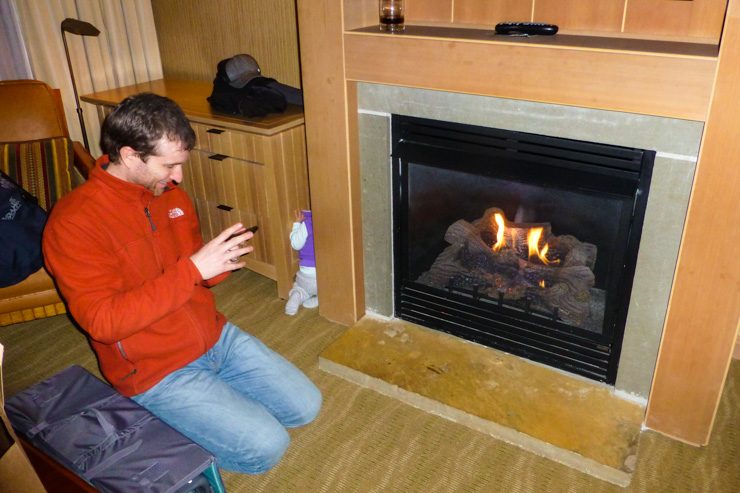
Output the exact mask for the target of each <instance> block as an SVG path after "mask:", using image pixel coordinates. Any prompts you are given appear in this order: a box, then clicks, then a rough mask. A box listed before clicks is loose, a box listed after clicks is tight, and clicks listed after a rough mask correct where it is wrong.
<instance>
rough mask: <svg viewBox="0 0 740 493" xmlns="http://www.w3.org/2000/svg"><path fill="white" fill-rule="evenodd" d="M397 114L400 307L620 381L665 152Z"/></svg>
mask: <svg viewBox="0 0 740 493" xmlns="http://www.w3.org/2000/svg"><path fill="white" fill-rule="evenodd" d="M392 126H393V143H394V144H393V159H392V162H393V195H394V209H393V210H394V219H393V221H394V283H395V286H394V288H395V298H394V299H395V302H394V303H395V307H394V309H395V315H396V316H397V317H399V318H402V319H406V320H409V321H412V322H415V323H419V324H420V325H425V326H427V327H430V328H433V329H437V330H442V331H445V332H449V333H451V334H454V335H457V336H459V337H462V338H465V339H468V340H472V341H475V342H479V343H481V344H485V345H488V346H492V347H496V348H499V349H502V350H504V351H507V352H510V353H513V354H517V355H520V356H523V357H527V358H530V359H532V360H535V361H539V362H542V363H546V364H549V365H551V366H555V367H558V368H561V369H564V370H567V371H571V372H574V373H577V374H580V375H584V376H587V377H590V378H593V379H596V380H600V381H605V382H610V383H613V382H614V379H615V377H616V369H617V362H618V356H619V350H620V347H621V340H622V335H623V333H624V325H625V320H626V316H627V307H628V304H629V296H630V290H631V286H632V278H633V275H634V269H635V262H636V257H637V250H638V245H639V239H640V232H641V228H642V220H643V216H644V210H645V205H646V202H647V193H648V188H649V182H650V173H651V169H652V163H653V160H654V152H652V151H647V150H640V149H631V148H624V147H616V146H608V145H603V144H595V143H588V142H581V141H573V140H566V139H559V138H553V137H547V136H541V135H533V134H526V133H521V132H511V131H507V130H499V129H491V128H484V127H475V126H470V125H462V124H454V123H448V122H438V121H432V120H425V119H420V118H411V117H403V116H398V115H394V117H393V120H392Z"/></svg>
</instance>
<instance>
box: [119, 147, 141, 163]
mask: <svg viewBox="0 0 740 493" xmlns="http://www.w3.org/2000/svg"><path fill="white" fill-rule="evenodd" d="M118 155H119V156H121V163H122V164H123V165H124V166H126V167H133V166H134V165H135V164H136V163H137V162H138V159H139V153H138V152H137V151H136V149H134V148H133V147H130V146H123V147H121V149H120V150H119V151H118Z"/></svg>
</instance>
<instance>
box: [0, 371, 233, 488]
mask: <svg viewBox="0 0 740 493" xmlns="http://www.w3.org/2000/svg"><path fill="white" fill-rule="evenodd" d="M5 409H6V412H7V414H8V418H9V419H10V422H11V424H12V425H13V428H14V429H15V430H16V431H17V433H18V434H19V435H21V436H23V437H25V438H26V439H27V440H28V441H29V442H30V443H31V444H33V445H34V446H35V447H37V448H38V449H40V450H42V451H44V452H45V453H46V454H48V455H49V456H51V457H53V458H54V459H56V460H57V461H58V462H60V463H61V464H63V465H64V466H66V467H67V468H69V469H70V470H71V471H73V472H74V473H75V474H77V475H78V476H80V477H82V478H83V479H84V480H85V481H87V482H88V483H90V484H91V485H92V486H94V487H95V488H97V489H98V490H100V491H103V492H111V493H112V492H121V493H124V492H125V493H129V492H132V491H147V492H155V493H181V492H188V491H199V492H200V491H209V489H210V491H213V492H215V493H224V487H223V483H222V481H221V477H220V475H219V472H218V468H217V467H216V465H215V460H214V457H213V456H212V455H210V454H209V453H208V452H206V451H205V450H204V449H203V448H201V447H200V446H199V445H197V444H195V443H193V442H192V441H191V440H189V439H188V438H186V437H185V436H183V435H182V434H180V433H179V432H178V431H176V430H175V429H173V428H172V427H170V426H168V425H167V424H166V423H164V422H163V421H162V420H160V419H159V418H157V417H156V416H154V415H153V414H152V413H150V412H149V411H147V410H146V409H144V408H143V407H141V406H139V405H138V404H137V403H136V402H134V401H133V400H131V399H129V398H127V397H124V396H122V395H121V394H119V393H118V392H116V391H115V390H114V389H113V388H112V387H110V386H109V385H108V384H106V383H104V382H103V381H101V380H100V379H98V378H97V377H95V376H94V375H92V374H91V373H89V372H88V371H87V370H85V369H83V368H81V367H79V366H70V367H69V368H67V369H65V370H63V371H61V372H59V373H57V374H56V375H54V376H52V377H50V378H48V379H46V380H43V381H42V382H39V383H37V384H35V385H33V386H31V387H29V388H28V389H26V390H24V391H22V392H20V393H18V394H16V395H14V396H13V397H11V398H9V399H7V401H6V403H5ZM204 478H205V481H204V480H203V479H204ZM198 485H199V486H198ZM204 485H206V487H205V488H204ZM206 488H209V489H206Z"/></svg>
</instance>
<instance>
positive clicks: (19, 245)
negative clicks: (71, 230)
mask: <svg viewBox="0 0 740 493" xmlns="http://www.w3.org/2000/svg"><path fill="white" fill-rule="evenodd" d="M46 216H47V214H46V211H44V210H43V209H42V208H41V207H40V206H39V205H38V203H37V201H36V198H35V197H33V196H32V195H31V194H29V193H28V192H26V191H25V190H23V189H22V188H21V187H20V186H18V184H16V183H15V182H13V180H11V179H10V177H8V175H6V174H5V173H3V172H2V171H0V288H2V287H6V286H12V285H13V284H16V283H19V282H21V281H22V280H24V279H25V278H26V277H28V276H30V275H31V274H33V273H34V272H36V271H37V270H39V269H40V268H41V266H42V265H43V263H44V261H43V257H42V254H41V234H42V233H43V231H44V225H46Z"/></svg>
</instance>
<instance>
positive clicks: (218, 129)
mask: <svg viewBox="0 0 740 493" xmlns="http://www.w3.org/2000/svg"><path fill="white" fill-rule="evenodd" d="M206 132H207V133H209V134H222V133H224V130H221V129H220V128H209V129H208V130H206Z"/></svg>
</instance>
